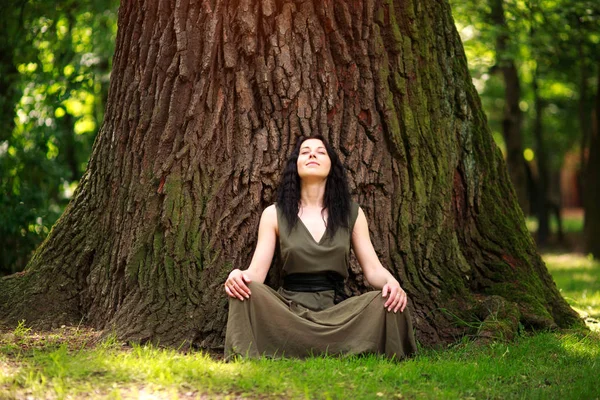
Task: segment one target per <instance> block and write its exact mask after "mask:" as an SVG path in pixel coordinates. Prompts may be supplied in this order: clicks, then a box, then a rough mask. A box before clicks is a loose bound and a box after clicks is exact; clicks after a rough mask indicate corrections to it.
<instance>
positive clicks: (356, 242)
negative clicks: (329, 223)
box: [352, 207, 407, 312]
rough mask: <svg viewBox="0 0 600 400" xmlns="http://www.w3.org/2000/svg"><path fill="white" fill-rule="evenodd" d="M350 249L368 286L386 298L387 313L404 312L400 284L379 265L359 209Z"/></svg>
mask: <svg viewBox="0 0 600 400" xmlns="http://www.w3.org/2000/svg"><path fill="white" fill-rule="evenodd" d="M352 247H353V248H354V254H356V258H357V259H358V262H359V264H360V267H361V268H362V270H363V273H364V274H365V278H366V279H367V281H368V282H369V284H371V285H372V286H374V287H375V288H377V289H381V295H382V296H383V297H386V296H387V297H388V299H387V301H386V302H385V304H384V307H385V308H387V309H388V311H392V310H393V311H394V312H397V311H398V310H400V311H404V308H405V307H406V301H407V298H406V292H405V291H404V290H402V288H401V287H400V284H399V283H398V281H397V280H396V279H395V278H394V277H393V276H392V274H390V272H389V271H388V270H386V269H385V268H384V267H383V265H381V262H380V261H379V257H377V254H376V253H375V249H374V248H373V244H372V243H371V237H370V236H369V225H368V223H367V218H366V217H365V213H364V212H363V210H362V209H361V208H360V207H359V209H358V217H357V218H356V223H355V224H354V229H353V230H352Z"/></svg>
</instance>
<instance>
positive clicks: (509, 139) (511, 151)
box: [490, 0, 530, 214]
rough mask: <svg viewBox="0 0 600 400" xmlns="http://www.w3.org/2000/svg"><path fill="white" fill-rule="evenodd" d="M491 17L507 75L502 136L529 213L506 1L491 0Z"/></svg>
mask: <svg viewBox="0 0 600 400" xmlns="http://www.w3.org/2000/svg"><path fill="white" fill-rule="evenodd" d="M490 17H491V20H492V22H493V24H494V25H495V27H496V29H497V30H498V33H497V36H496V65H495V66H494V68H495V69H496V68H497V69H498V70H499V71H501V73H502V77H503V78H504V118H503V119H502V136H503V137H504V142H505V144H506V166H507V168H508V174H509V176H510V180H511V182H512V184H513V186H514V188H515V191H516V193H517V200H518V202H519V205H520V206H521V209H522V210H523V212H524V213H525V214H528V213H529V212H530V204H529V194H528V193H527V173H526V170H525V168H526V165H525V160H524V158H523V135H522V133H521V125H522V121H523V113H522V112H521V107H520V105H519V103H520V102H521V83H520V80H519V74H518V72H517V67H516V66H515V61H514V59H513V56H512V54H511V51H510V49H509V39H510V37H509V31H508V26H507V24H506V18H505V16H504V0H490Z"/></svg>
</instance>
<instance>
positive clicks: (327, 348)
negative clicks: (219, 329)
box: [225, 203, 416, 359]
mask: <svg viewBox="0 0 600 400" xmlns="http://www.w3.org/2000/svg"><path fill="white" fill-rule="evenodd" d="M357 216H358V204H356V203H352V207H351V218H350V230H349V231H348V230H346V229H344V228H341V229H338V230H337V232H336V234H335V236H334V237H333V238H330V237H326V236H325V235H323V238H321V240H320V241H319V242H316V240H315V239H314V238H313V236H312V235H311V233H310V232H309V231H308V228H306V226H305V225H304V224H303V223H302V221H301V220H299V221H298V223H297V224H296V226H295V227H294V228H293V229H292V230H291V232H289V230H288V226H287V223H286V219H285V217H284V216H283V214H282V213H281V210H280V209H279V208H277V222H278V224H279V246H280V253H281V262H282V265H281V267H282V272H283V274H284V276H285V275H287V274H295V273H318V272H325V271H335V272H337V273H339V274H340V275H342V276H343V277H344V278H347V277H348V267H349V257H350V243H351V235H350V232H352V229H353V227H354V223H355V222H356V218H357ZM249 288H250V291H251V292H252V294H251V296H250V298H249V299H246V300H244V301H241V300H239V299H234V298H230V299H229V317H228V321H227V333H226V338H225V356H226V357H230V356H232V355H235V354H239V355H242V356H247V357H252V358H255V357H260V356H267V357H298V358H303V357H306V356H310V355H320V354H363V353H379V354H385V355H386V356H388V357H390V358H392V357H393V358H396V359H401V358H404V357H406V356H409V355H411V354H413V353H414V352H415V351H416V345H415V338H414V334H413V329H412V322H411V319H410V316H409V314H408V309H405V310H404V312H400V311H398V313H394V312H388V311H387V310H386V309H385V308H384V306H383V305H384V303H385V301H386V299H385V298H383V297H382V296H381V291H379V290H378V291H372V292H367V293H365V294H362V295H360V296H355V297H350V298H348V299H346V300H344V301H342V302H340V303H338V304H334V291H333V290H326V291H321V292H292V291H289V290H285V289H283V288H280V289H279V290H278V291H275V290H273V289H271V288H270V287H268V286H267V285H265V284H262V283H258V282H251V283H250V284H249Z"/></svg>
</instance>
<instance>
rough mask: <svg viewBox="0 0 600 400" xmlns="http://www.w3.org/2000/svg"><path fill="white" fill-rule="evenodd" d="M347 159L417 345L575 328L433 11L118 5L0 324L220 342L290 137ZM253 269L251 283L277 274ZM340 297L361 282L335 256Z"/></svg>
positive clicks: (462, 66)
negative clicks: (90, 127) (38, 242)
mask: <svg viewBox="0 0 600 400" xmlns="http://www.w3.org/2000/svg"><path fill="white" fill-rule="evenodd" d="M311 133H323V134H324V135H325V136H327V137H328V138H329V139H330V141H331V142H332V144H333V145H334V146H335V147H337V148H338V149H339V151H340V153H341V157H342V159H343V162H344V163H345V165H346V166H347V167H348V171H349V180H350V184H351V188H352V191H353V195H354V198H355V200H356V201H358V202H359V203H360V204H361V206H362V207H363V209H364V210H365V212H366V214H367V217H368V219H369V222H370V229H371V234H372V237H373V241H374V245H375V247H376V249H377V252H378V254H379V256H380V257H381V260H382V262H383V264H384V265H385V266H386V267H388V268H389V269H390V270H391V271H392V272H393V273H394V275H396V276H397V277H398V278H399V279H400V281H401V283H402V285H403V286H404V287H405V288H406V290H407V291H408V293H409V295H410V298H411V307H412V310H413V315H414V317H415V324H416V328H417V336H418V338H419V339H420V340H421V342H422V343H424V344H434V343H440V342H451V341H453V340H456V339H457V338H458V337H459V336H460V335H463V334H465V333H476V332H473V331H472V330H473V328H472V326H473V325H472V324H469V326H465V325H463V324H462V322H463V321H467V322H470V323H474V322H476V321H482V323H481V324H480V325H479V329H478V333H480V334H481V335H482V336H484V337H488V336H490V335H505V337H510V335H511V334H512V333H514V331H515V329H516V327H517V325H518V323H519V321H520V322H522V323H523V324H524V325H525V326H527V327H535V328H552V327H557V326H569V325H571V324H574V323H578V321H579V319H578V317H577V315H576V314H575V312H574V311H573V310H572V309H571V308H570V307H569V306H568V305H567V304H566V302H565V301H564V300H563V299H562V297H561V296H560V294H559V292H558V290H557V288H556V286H555V284H554V283H553V281H552V279H551V277H550V275H549V274H548V272H547V270H546V267H545V266H544V264H543V262H542V260H541V259H540V257H539V255H538V254H537V252H536V250H535V246H534V243H533V241H532V239H531V237H530V236H529V234H528V232H527V229H526V228H525V223H524V220H523V214H522V212H521V210H520V209H519V206H518V203H517V200H516V196H515V192H514V190H513V187H512V185H511V184H510V181H509V178H508V174H507V172H506V166H505V164H504V161H503V159H502V155H501V153H500V151H499V150H498V148H497V147H496V146H495V145H494V143H493V140H492V137H491V134H490V131H489V129H488V126H487V123H486V119H485V115H484V113H483V111H482V108H481V104H480V101H479V98H478V96H477V93H476V91H475V89H474V87H473V86H472V84H471V79H470V76H469V73H468V69H467V61H466V59H465V55H464V51H463V47H462V44H461V42H460V38H459V36H458V34H457V32H456V29H455V27H454V23H453V20H452V17H451V13H450V8H449V5H448V4H447V2H445V1H440V2H416V1H415V2H410V1H397V2H390V1H354V2H345V1H331V2H321V1H305V2H302V3H295V2H289V1H285V2H275V1H272V0H264V1H262V2H256V1H253V0H243V1H241V2H239V3H231V2H223V1H219V0H217V1H215V2H205V3H202V4H198V3H196V2H189V1H185V0H181V1H175V0H172V1H161V2H151V1H137V2H134V1H131V2H124V3H123V4H122V6H121V9H120V11H119V33H118V37H117V47H116V54H115V59H114V69H113V72H112V78H111V87H110V93H109V98H108V102H107V111H106V118H105V121H104V124H103V126H102V128H101V130H100V133H99V135H98V138H97V140H96V143H95V144H94V149H93V154H92V156H91V159H90V162H89V165H88V169H87V171H86V172H85V174H84V176H83V178H82V180H81V183H80V185H79V188H78V190H77V191H76V194H75V195H74V198H73V200H72V202H71V203H70V205H69V206H68V208H67V210H66V211H65V213H64V215H63V216H62V217H61V218H60V220H59V221H58V222H57V224H56V226H55V227H54V228H53V230H52V232H51V233H50V235H49V237H48V238H47V240H46V241H45V242H44V243H43V244H42V246H40V248H39V249H38V251H37V253H36V254H35V256H34V257H33V259H32V261H31V262H30V264H29V266H28V268H27V270H26V271H25V272H24V273H23V274H19V275H16V276H12V277H10V278H8V279H4V280H3V281H2V283H1V285H2V286H1V287H0V293H1V294H0V305H1V306H0V307H1V308H2V310H1V314H2V315H3V316H4V318H7V319H10V320H13V321H15V320H18V319H22V318H25V319H27V321H28V322H29V323H33V322H34V321H43V322H52V323H55V324H61V323H65V322H79V320H80V319H81V318H83V319H84V321H85V322H86V323H88V324H91V325H93V326H95V327H98V328H101V329H102V328H104V329H111V330H114V331H115V332H116V333H117V334H118V335H119V336H120V337H122V338H124V339H130V340H139V341H148V340H150V341H154V342H159V343H161V344H167V345H179V344H181V342H182V341H186V343H188V344H190V343H191V344H195V345H199V346H207V347H213V346H214V347H218V346H220V345H222V340H223V332H224V327H225V324H226V317H227V299H226V296H225V294H224V292H223V289H222V284H223V282H224V280H225V278H226V276H227V274H228V273H229V271H230V270H231V268H233V267H240V268H246V267H247V265H248V263H249V261H250V258H251V255H252V251H253V246H254V244H255V242H256V232H257V224H258V220H259V216H260V213H261V211H262V209H263V208H264V207H266V206H267V205H268V204H270V203H271V202H272V201H273V197H274V196H273V194H274V192H275V189H276V183H277V181H278V179H279V174H280V171H281V169H282V167H283V164H284V160H285V159H286V157H287V155H288V153H289V152H290V151H291V146H292V145H293V143H294V141H295V138H296V137H297V136H298V135H301V134H311ZM275 268H276V267H273V276H272V277H271V282H275V281H276V279H274V278H273V277H274V276H276V275H277V270H276V269H275ZM353 271H354V272H355V273H354V274H353V275H352V276H353V279H352V282H351V286H352V287H353V288H354V290H357V291H363V290H366V289H367V288H366V287H365V286H364V284H363V279H362V277H361V275H360V274H359V273H358V271H359V269H358V267H357V265H356V263H354V265H353Z"/></svg>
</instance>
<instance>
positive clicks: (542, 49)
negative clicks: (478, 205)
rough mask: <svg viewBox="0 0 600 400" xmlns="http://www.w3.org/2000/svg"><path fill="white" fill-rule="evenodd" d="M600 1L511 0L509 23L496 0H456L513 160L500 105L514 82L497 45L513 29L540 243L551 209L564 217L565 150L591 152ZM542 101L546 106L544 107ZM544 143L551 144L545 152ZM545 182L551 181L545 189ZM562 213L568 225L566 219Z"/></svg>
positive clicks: (486, 101)
mask: <svg viewBox="0 0 600 400" xmlns="http://www.w3.org/2000/svg"><path fill="white" fill-rule="evenodd" d="M596 3H597V2H593V1H587V0H579V1H577V2H571V1H553V2H550V1H544V0H536V1H521V0H516V1H503V2H501V5H502V6H503V11H504V16H505V23H506V25H505V26H504V25H502V24H500V25H499V24H498V23H495V22H494V19H493V18H491V17H490V16H492V15H495V14H494V9H493V8H492V7H491V5H494V4H495V5H496V9H499V5H498V4H497V2H496V1H495V0H494V1H492V2H490V3H482V2H472V1H466V2H453V3H452V6H453V11H454V15H455V17H456V20H457V25H458V28H459V31H460V32H461V35H462V37H463V41H464V44H465V49H466V53H467V55H468V59H469V66H470V70H471V73H472V76H473V78H474V83H475V85H476V87H477V88H478V90H479V93H480V95H481V97H482V104H483V106H484V109H485V110H486V114H487V116H488V120H489V123H490V127H491V128H492V132H493V133H494V138H495V139H496V142H497V143H498V145H499V146H500V147H501V148H502V149H503V151H504V152H505V154H506V159H507V162H510V160H509V159H510V155H509V148H510V146H509V144H508V143H507V141H506V140H505V138H504V137H503V135H501V134H500V132H502V131H503V128H504V126H505V125H504V124H503V121H504V119H505V116H504V115H503V114H502V113H501V112H499V111H501V110H502V105H503V104H507V102H505V101H504V100H503V99H502V98H503V97H505V96H506V95H507V94H508V93H507V89H506V88H507V86H506V83H505V82H504V81H500V80H499V79H498V77H497V76H496V75H495V74H493V71H495V69H496V65H497V61H496V59H497V58H498V54H496V53H497V51H494V50H493V49H497V48H498V46H497V42H498V39H499V38H503V35H506V32H509V34H510V36H509V37H510V39H511V41H510V42H509V43H510V44H511V46H509V47H508V48H509V50H510V51H508V52H507V53H508V56H510V57H512V60H513V62H514V65H515V67H516V70H517V74H518V78H519V80H520V82H521V99H520V101H519V108H520V109H521V111H522V112H523V126H522V129H521V133H522V141H523V148H524V154H523V156H524V157H525V159H526V160H527V162H528V165H529V166H530V168H529V170H530V171H531V177H532V179H531V182H530V185H529V186H530V188H529V193H530V202H531V203H532V205H531V207H532V208H531V210H530V212H531V213H532V214H534V215H536V216H537V219H538V221H537V230H538V232H537V238H538V242H539V243H540V244H542V242H544V241H545V240H546V239H547V237H548V234H549V226H550V224H549V222H552V221H551V220H549V215H548V214H549V212H551V213H552V214H553V215H557V216H560V207H561V190H562V188H560V171H561V168H562V167H563V162H564V159H565V155H566V154H567V153H569V152H578V153H579V154H581V159H582V160H583V159H584V158H583V155H584V154H586V150H583V151H581V149H586V148H587V144H586V143H587V140H586V139H585V138H586V137H589V126H590V123H589V120H590V118H591V110H592V108H593V107H592V103H593V93H591V92H593V90H588V87H589V86H590V85H593V84H594V81H593V78H591V77H592V76H593V74H594V70H595V68H596V66H595V59H596V56H595V54H597V53H598V44H599V37H598V35H597V32H598V30H599V29H600V24H599V23H598V16H599V15H600V10H599V9H598V5H597V4H596ZM496 14H498V13H497V12H496ZM532 30H533V31H534V33H535V34H533V35H532V34H531V33H532ZM575 66H577V67H578V68H574V67H575ZM534 77H535V78H536V79H535V83H536V84H535V85H534ZM534 88H537V89H536V90H534ZM536 99H537V100H538V101H537V102H536ZM574 99H578V102H575V101H573V100H574ZM536 104H538V107H540V109H541V110H543V112H540V113H537V112H536V109H538V108H537V107H536ZM538 115H539V116H540V118H538V117H537V116H538ZM540 141H541V142H543V144H542V146H540ZM540 148H546V149H548V151H546V152H543V154H542V153H540V151H539V149H540ZM544 160H545V162H542V161H544ZM581 170H583V169H581ZM544 171H545V172H544ZM541 178H544V179H541ZM542 180H545V182H542ZM541 186H545V187H546V188H545V189H541ZM583 189H585V186H583ZM542 208H544V210H542ZM557 220H558V226H559V228H560V218H557ZM559 235H560V229H559ZM540 238H541V239H542V240H540Z"/></svg>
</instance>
